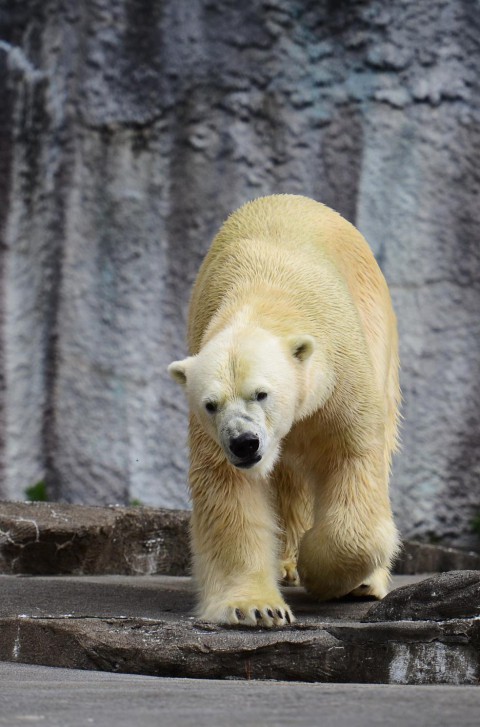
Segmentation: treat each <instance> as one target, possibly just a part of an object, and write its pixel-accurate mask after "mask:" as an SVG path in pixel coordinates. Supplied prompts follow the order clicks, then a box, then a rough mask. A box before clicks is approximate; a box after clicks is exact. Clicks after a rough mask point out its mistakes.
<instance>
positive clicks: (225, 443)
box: [168, 328, 315, 475]
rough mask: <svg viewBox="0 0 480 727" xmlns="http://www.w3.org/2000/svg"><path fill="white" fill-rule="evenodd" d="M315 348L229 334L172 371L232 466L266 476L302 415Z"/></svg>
mask: <svg viewBox="0 0 480 727" xmlns="http://www.w3.org/2000/svg"><path fill="white" fill-rule="evenodd" d="M314 345H315V344H314V339H313V338H312V336H309V335H294V336H288V337H285V338H282V337H279V336H275V335H273V334H272V333H270V332H268V331H265V330H263V329H259V328H257V329H253V330H245V329H243V330H240V331H239V330H235V329H234V328H232V329H226V330H224V331H222V332H221V333H219V334H217V335H216V336H214V337H213V338H212V339H211V340H210V341H209V342H208V343H207V344H206V345H205V346H204V347H202V349H201V350H200V352H199V353H198V354H197V355H196V356H190V357H189V358H186V359H184V360H183V361H174V362H173V363H172V364H170V366H169V367H168V371H169V373H170V374H171V376H172V377H173V378H174V379H175V381H177V382H178V383H180V384H182V385H183V386H185V388H186V391H187V396H188V400H189V405H190V408H191V410H192V412H193V413H194V414H195V415H196V417H197V418H198V419H199V420H200V422H201V423H202V424H203V427H204V428H205V430H206V431H207V432H208V433H209V435H210V436H211V437H212V438H213V439H214V440H215V441H216V442H217V443H218V444H219V445H220V446H221V447H222V449H223V451H224V453H225V456H226V457H227V459H228V460H229V462H230V463H231V464H232V465H234V466H235V467H238V468H240V469H243V470H250V469H251V470H252V473H255V474H259V475H265V474H267V473H268V472H269V471H270V470H271V469H272V467H273V465H274V464H275V460H276V459H277V457H278V454H279V451H280V442H281V440H282V438H283V437H284V436H285V435H286V434H287V433H288V432H289V430H290V428H291V426H292V424H293V422H294V421H295V420H296V419H297V418H298V416H299V414H300V409H301V405H302V399H303V398H304V395H305V388H306V387H305V384H306V379H307V377H306V369H307V368H308V360H309V358H310V356H311V354H312V352H313V350H314Z"/></svg>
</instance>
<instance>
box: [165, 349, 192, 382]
mask: <svg viewBox="0 0 480 727" xmlns="http://www.w3.org/2000/svg"><path fill="white" fill-rule="evenodd" d="M191 358H192V357H191V356H189V357H188V358H184V359H183V361H173V363H171V364H170V366H169V367H168V368H167V371H168V373H169V374H170V376H171V377H172V379H173V380H174V381H176V382H177V384H181V385H182V386H185V384H186V383H187V369H188V365H189V363H190V361H191Z"/></svg>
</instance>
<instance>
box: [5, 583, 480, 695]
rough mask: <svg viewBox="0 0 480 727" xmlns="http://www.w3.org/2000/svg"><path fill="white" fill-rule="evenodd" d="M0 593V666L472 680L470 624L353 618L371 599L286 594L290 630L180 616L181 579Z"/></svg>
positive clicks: (479, 640) (479, 664)
mask: <svg viewBox="0 0 480 727" xmlns="http://www.w3.org/2000/svg"><path fill="white" fill-rule="evenodd" d="M397 579H398V580H397ZM397 579H396V581H395V583H394V585H397V584H398V583H405V581H406V580H408V579H407V577H405V576H403V577H402V576H399V577H397ZM410 579H411V580H414V581H415V580H418V579H416V578H415V577H413V578H412V577H410ZM414 587H415V586H414ZM0 588H1V592H2V599H1V603H0V660H4V661H15V662H24V663H32V664H44V665H47V666H63V667H70V668H82V669H98V670H102V671H115V672H128V673H135V674H151V675H157V676H175V677H201V678H209V679H210V678H223V679H225V678H229V677H230V678H239V679H276V680H277V679H280V680H288V681H290V680H291V681H323V682H357V683H358V682H360V683H387V684H477V683H478V679H479V676H480V648H479V647H480V621H479V620H478V618H453V619H448V620H443V621H439V622H436V621H416V622H408V621H385V622H381V623H361V620H362V619H364V618H365V617H366V616H367V618H368V611H369V608H370V607H371V602H369V601H363V602H362V601H352V600H350V601H345V600H344V601H336V602H331V603H322V604H317V603H315V602H314V601H312V600H311V599H310V598H308V597H307V596H306V594H305V592H304V591H303V589H300V588H297V589H295V588H288V589H285V596H286V599H287V601H288V602H289V603H290V605H291V606H292V609H293V611H294V612H295V614H296V617H297V622H296V623H295V624H294V625H293V626H291V627H288V628H284V629H273V630H267V629H265V630H263V629H260V630H257V629H248V628H241V627H234V628H232V627H230V628H222V627H218V626H213V625H212V624H206V623H203V622H200V621H197V620H196V619H195V618H194V617H193V616H191V615H190V614H191V608H192V605H193V594H192V593H191V585H190V582H189V579H186V578H184V579H182V578H168V577H159V576H150V577H148V578H145V577H137V578H132V577H118V576H111V577H107V576H104V577H83V578H71V577H64V578H41V577H36V578H29V579H23V578H18V577H14V576H0Z"/></svg>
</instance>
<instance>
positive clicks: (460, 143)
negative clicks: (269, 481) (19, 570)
mask: <svg viewBox="0 0 480 727" xmlns="http://www.w3.org/2000/svg"><path fill="white" fill-rule="evenodd" d="M479 9H480V5H479V2H478V0H473V1H472V2H458V0H435V2H429V3H427V2H424V3H418V2H416V1H415V0H399V1H398V2H396V3H395V4H394V5H392V4H390V3H387V2H385V0H367V1H366V2H365V1H364V0H352V2H349V3H341V2H339V3H331V2H326V0H325V2H315V3H314V2H297V0H265V1H264V2H263V1H262V2H260V3H256V4H255V5H254V6H251V5H245V6H243V5H241V4H239V3H238V2H236V1H235V0H225V1H224V2H222V3H220V2H212V1H211V0H195V1H194V2H191V3H183V2H177V0H165V1H164V2H159V1H157V0H151V1H149V2H142V3H140V4H139V3H137V2H135V0H94V1H93V2H90V3H66V4H63V3H61V2H60V1H59V0H42V1H41V2H40V1H39V0H8V1H7V0H0V64H1V68H0V71H1V72H0V85H1V97H2V118H1V120H0V131H1V139H0V159H1V162H2V170H3V173H2V179H1V180H0V210H1V215H2V218H1V220H0V224H1V225H2V228H1V234H2V237H3V243H2V246H1V248H0V275H1V278H2V286H3V292H2V297H1V304H0V305H1V308H0V327H1V332H0V335H1V338H2V356H1V358H0V369H1V370H0V417H1V425H2V426H1V431H2V440H1V441H0V465H1V469H2V472H1V477H0V488H1V495H2V496H3V497H5V498H10V499H14V498H20V499H21V498H22V497H23V492H24V490H25V488H26V487H27V486H29V485H31V484H33V483H34V482H35V481H37V480H39V479H41V478H43V477H46V480H47V484H48V488H49V492H50V495H51V497H53V498H64V499H66V500H68V501H71V502H85V503H117V502H118V503H121V504H126V503H128V502H129V501H130V500H132V499H140V500H141V501H143V502H144V503H146V504H155V505H159V506H169V507H185V506H186V504H187V492H186V487H185V480H186V468H187V463H186V447H185V439H186V405H185V402H184V401H183V399H182V397H181V395H180V394H179V392H178V391H177V389H176V388H174V386H173V385H171V384H170V382H169V381H168V379H167V376H166V374H165V367H166V364H167V363H168V362H169V361H170V360H171V359H173V358H175V357H179V356H181V355H184V354H185V344H184V330H185V312H186V306H187V301H188V296H189V290H190V287H191V284H192V281H193V278H194V275H195V272H196V270H197V268H198V265H199V263H200V260H201V257H202V255H203V253H204V252H205V250H206V248H207V246H208V243H209V240H210V239H211V237H212V235H213V234H214V232H215V230H216V229H217V228H218V226H219V225H220V223H221V222H222V220H223V218H224V216H225V215H226V214H227V213H228V212H229V211H231V210H232V209H234V208H236V207H237V206H238V205H239V204H241V203H242V202H244V201H246V200H248V199H251V198H252V197H255V196H258V195H260V194H266V193H272V192H298V193H302V194H307V195H309V196H312V197H314V198H316V199H319V200H321V201H324V202H326V203H327V204H329V205H331V206H333V207H335V208H336V209H338V210H339V211H340V212H342V213H343V214H344V215H345V216H346V217H347V218H348V219H350V220H351V221H353V222H354V223H356V224H357V225H358V226H359V227H360V229H361V230H362V232H363V233H364V234H365V235H366V236H367V238H368V240H369V241H370V243H371V245H372V247H373V249H374V252H375V254H376V255H377V258H378V260H379V262H380V264H381V265H382V268H383V270H384V271H385V274H386V277H387V279H388V281H389V283H390V285H391V289H392V294H393V299H394V304H395V306H396V309H397V313H398V318H399V327H400V334H401V355H402V366H403V372H402V385H403V392H404V417H405V421H404V427H403V453H402V455H401V456H400V457H398V458H397V461H396V464H395V469H394V477H393V483H392V496H393V500H394V505H395V511H396V514H397V519H398V522H399V525H400V528H401V530H402V533H403V535H404V536H407V537H422V538H428V537H430V536H435V537H436V538H440V539H443V540H444V541H445V542H446V543H450V544H462V545H471V546H472V547H473V545H474V542H475V541H474V540H473V536H472V534H471V526H470V523H471V520H472V518H473V516H474V514H475V511H476V510H478V507H479V501H478V480H479V477H480V459H479V451H480V450H479V448H478V446H476V445H477V442H478V438H479V435H480V376H479V370H480V335H479V333H480V328H479V326H480V320H479V317H478V310H479V307H480V286H479V280H480V275H479V272H480V255H479V250H480V248H479V246H478V244H477V237H478V229H479V225H480V205H479V200H478V189H479V172H478V169H479V168H480V163H479V154H480V138H479V134H480V131H479V129H480V124H479V123H478V122H479V117H480V110H479V103H480V102H479V99H480V93H479V91H480V89H479V84H480V80H479V79H480V53H479V46H480V40H479V38H480V13H479ZM2 382H3V385H2Z"/></svg>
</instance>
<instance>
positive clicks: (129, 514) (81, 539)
mask: <svg viewBox="0 0 480 727" xmlns="http://www.w3.org/2000/svg"><path fill="white" fill-rule="evenodd" d="M189 520H190V513H189V511H188V510H162V509H158V510H157V509H153V508H145V507H141V508H140V507H135V508H125V507H118V506H117V507H91V506H88V505H67V504H62V503H58V502H57V503H20V502H0V573H12V574H14V573H20V574H30V575H58V574H69V573H70V574H73V575H75V574H78V575H81V574H83V575H95V574H98V575H102V574H110V573H111V574H125V575H150V574H154V573H162V574H166V575H188V574H189V572H190V549H189ZM469 568H470V569H471V568H480V555H478V554H476V553H465V552H464V551H461V550H455V549H453V548H442V547H440V546H437V545H423V544H422V543H413V542H405V543H403V547H402V551H401V554H400V556H399V558H398V559H397V561H396V563H395V568H394V570H395V572H396V573H397V574H404V575H413V574H417V573H435V572H442V571H446V570H461V569H469Z"/></svg>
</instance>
